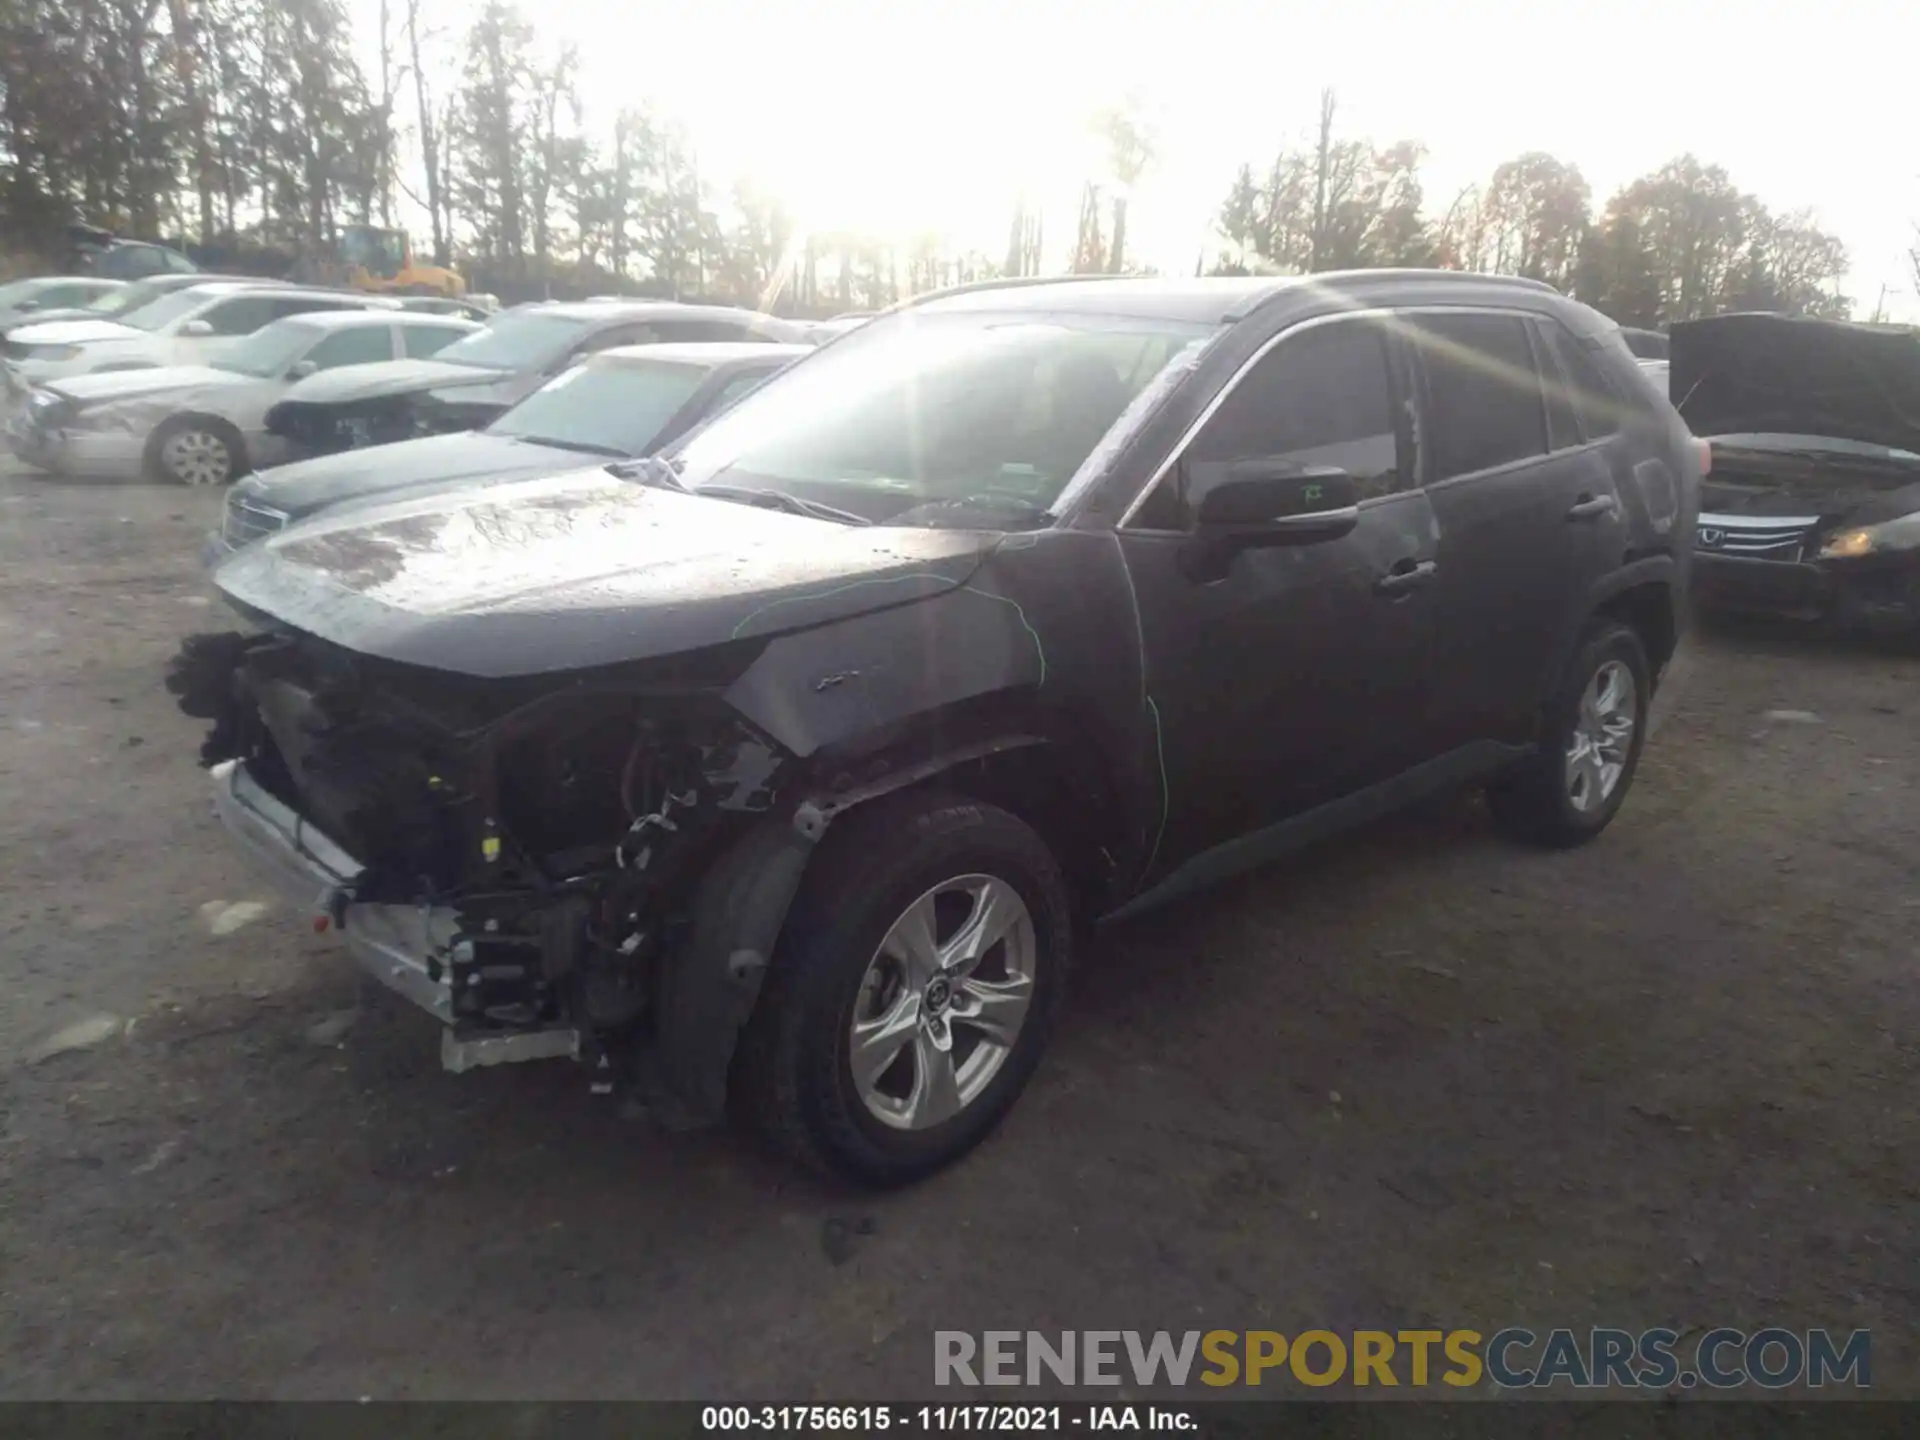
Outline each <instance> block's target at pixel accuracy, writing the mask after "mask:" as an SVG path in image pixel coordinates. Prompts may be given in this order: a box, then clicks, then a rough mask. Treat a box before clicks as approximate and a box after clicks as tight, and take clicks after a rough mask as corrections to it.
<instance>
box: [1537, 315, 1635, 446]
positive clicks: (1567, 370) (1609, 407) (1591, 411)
mask: <svg viewBox="0 0 1920 1440" xmlns="http://www.w3.org/2000/svg"><path fill="white" fill-rule="evenodd" d="M1541 329H1542V330H1543V331H1544V332H1545V333H1546V337H1547V343H1548V345H1549V346H1550V347H1551V348H1552V350H1553V355H1554V359H1556V360H1558V361H1559V362H1560V373H1561V375H1562V376H1563V377H1565V385H1566V390H1567V401H1568V403H1569V404H1571V406H1572V407H1573V410H1574V413H1575V414H1577V415H1578V416H1579V417H1580V428H1581V429H1582V430H1583V431H1585V432H1586V436H1587V438H1588V439H1589V440H1598V439H1600V438H1601V437H1602V436H1603V435H1611V434H1613V433H1614V431H1616V430H1618V429H1619V428H1620V400H1619V398H1618V394H1617V392H1616V391H1615V390H1614V388H1613V387H1612V386H1611V385H1609V384H1608V383H1607V377H1606V376H1604V375H1602V374H1601V373H1600V366H1599V364H1598V363H1597V362H1596V361H1595V360H1594V358H1593V355H1592V354H1591V353H1590V352H1589V351H1588V349H1587V347H1586V346H1584V345H1582V344H1581V343H1580V342H1579V341H1578V340H1576V339H1574V338H1573V336H1572V335H1570V334H1568V333H1567V331H1566V329H1565V328H1564V327H1563V326H1560V325H1557V324H1555V325H1543V326H1541ZM1660 388H1662V389H1665V388H1666V376H1665V375H1664V374H1663V375H1662V376H1661V377H1660Z"/></svg>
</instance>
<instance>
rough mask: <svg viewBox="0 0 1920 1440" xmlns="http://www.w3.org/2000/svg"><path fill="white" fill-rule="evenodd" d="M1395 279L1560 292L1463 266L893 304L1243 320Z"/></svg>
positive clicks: (1374, 288)
mask: <svg viewBox="0 0 1920 1440" xmlns="http://www.w3.org/2000/svg"><path fill="white" fill-rule="evenodd" d="M1396 283H1404V284H1408V285H1412V284H1419V285H1421V286H1426V287H1433V286H1439V287H1445V288H1449V289H1451V288H1455V287H1457V288H1458V290H1459V293H1460V302H1461V303H1463V304H1464V303H1468V302H1469V301H1470V300H1471V299H1472V298H1475V296H1474V293H1473V292H1476V291H1477V292H1479V294H1480V296H1481V297H1485V298H1494V297H1501V296H1504V297H1507V298H1513V297H1518V296H1522V295H1525V296H1532V297H1538V296H1541V295H1543V294H1545V295H1552V296H1555V297H1559V292H1558V291H1557V290H1554V289H1553V287H1552V286H1550V285H1547V284H1545V283H1544V282H1542V281H1539V280H1525V279H1521V278H1519V277H1517V276H1509V275H1473V274H1466V273H1463V272H1461V271H1457V270H1335V271H1328V272H1326V273H1324V274H1319V275H1206V276H1196V277H1193V278H1183V279H1162V278H1160V277H1157V276H1130V275H1089V276H1086V277H1084V278H1080V279H1075V278H1071V277H1063V278H1055V277H1047V278H1045V279H1040V280H1033V281H1021V280H997V281H994V280H990V281H985V282H982V283H981V284H978V285H968V286H961V287H958V288H956V289H952V290H942V291H934V292H932V293H930V294H928V295H924V296H919V297H917V298H915V299H913V300H909V301H907V302H905V304H904V305H901V306H898V307H895V308H896V309H908V308H912V309H919V310H931V311H1001V312H1007V311H1014V312H1018V311H1023V310H1025V311H1033V312H1036V313H1038V312H1052V313H1055V314H1087V315H1113V316H1125V317H1128V318H1133V319H1143V320H1145V319H1155V320H1186V321H1191V322H1195V323H1199V324H1206V325H1224V324H1227V323H1228V322H1230V321H1234V320H1240V319H1243V318H1244V317H1246V316H1247V315H1249V314H1251V313H1252V312H1253V311H1254V310H1255V309H1257V308H1258V307H1259V306H1261V305H1262V304H1265V303H1266V302H1267V301H1269V300H1273V299H1276V298H1278V297H1281V296H1284V295H1289V294H1296V293H1297V294H1299V295H1302V296H1304V295H1306V294H1308V293H1310V292H1320V293H1323V294H1325V293H1333V294H1352V293H1358V292H1362V291H1369V292H1378V291H1380V290H1384V289H1391V288H1392V287H1393V286H1394V284H1396ZM1559 298H1563V299H1564V297H1559ZM1566 303H1568V304H1571V303H1572V302H1570V301H1569V302H1566Z"/></svg>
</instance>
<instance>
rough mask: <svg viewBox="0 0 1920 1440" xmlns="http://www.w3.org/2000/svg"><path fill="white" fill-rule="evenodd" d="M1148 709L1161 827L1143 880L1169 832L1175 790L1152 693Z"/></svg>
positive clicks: (1157, 709) (1156, 832)
mask: <svg viewBox="0 0 1920 1440" xmlns="http://www.w3.org/2000/svg"><path fill="white" fill-rule="evenodd" d="M1147 709H1148V710H1149V711H1150V712H1151V713H1152V715H1153V754H1154V758H1155V759H1156V760H1157V761H1159V763H1160V828H1159V829H1158V830H1156V831H1154V832H1153V849H1152V850H1151V851H1150V852H1149V853H1148V855H1147V868H1146V869H1144V870H1142V871H1141V872H1140V878H1141V879H1142V880H1144V879H1146V877H1147V876H1149V875H1151V874H1152V873H1153V862H1154V861H1156V860H1158V859H1159V858H1160V842H1161V840H1163V839H1164V838H1165V837H1166V833H1167V816H1168V815H1169V814H1170V813H1171V812H1172V810H1173V792H1172V789H1171V787H1170V786H1169V785H1168V784H1167V749H1166V745H1165V743H1164V742H1163V740H1162V737H1161V734H1160V707H1159V706H1158V705H1156V704H1154V703H1153V696H1151V695H1149V696H1147Z"/></svg>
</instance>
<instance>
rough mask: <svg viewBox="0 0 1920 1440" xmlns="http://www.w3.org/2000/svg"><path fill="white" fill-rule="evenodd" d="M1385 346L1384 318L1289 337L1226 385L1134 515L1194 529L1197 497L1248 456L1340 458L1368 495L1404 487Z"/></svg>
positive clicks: (1304, 461) (1151, 524) (1336, 462)
mask: <svg viewBox="0 0 1920 1440" xmlns="http://www.w3.org/2000/svg"><path fill="white" fill-rule="evenodd" d="M1387 354H1388V352H1387V336H1386V331H1385V329H1384V328H1383V326H1382V325H1381V324H1380V322H1379V321H1377V320H1337V321H1334V322H1332V323H1331V324H1322V325H1315V326H1313V327H1312V328H1310V329H1307V330H1303V331H1301V332H1300V333H1299V334H1297V335H1293V336H1290V337H1289V338H1287V339H1285V340H1282V341H1281V342H1280V343H1279V344H1278V345H1276V346H1274V348H1273V349H1272V350H1270V351H1268V352H1267V354H1266V355H1264V356H1263V357H1261V359H1260V360H1259V361H1258V363H1256V364H1255V365H1254V367H1253V369H1252V370H1250V371H1249V372H1248V373H1247V374H1246V375H1245V376H1244V377H1242V379H1241V381H1240V383H1239V384H1238V385H1236V386H1235V387H1234V388H1233V390H1232V391H1230V392H1229V393H1228V395H1227V397H1226V399H1225V400H1224V401H1222V402H1221V404H1220V408H1219V409H1217V410H1216V411H1214V413H1213V415H1212V417H1211V418H1210V419H1209V420H1208V421H1207V423H1206V425H1205V427H1204V428H1202V430H1201V431H1200V433H1199V434H1198V435H1196V436H1195V437H1194V440H1193V443H1192V444H1191V445H1189V446H1188V447H1187V451H1186V454H1185V455H1184V456H1183V457H1182V460H1181V463H1180V465H1179V467H1178V469H1177V471H1176V472H1175V476H1171V477H1169V478H1168V480H1166V481H1162V483H1161V485H1160V487H1159V488H1158V490H1156V491H1155V493H1154V494H1153V495H1152V496H1151V497H1150V498H1149V499H1148V501H1147V503H1146V505H1145V506H1143V507H1142V509H1141V511H1140V514H1139V516H1138V517H1137V519H1136V521H1135V523H1136V524H1137V525H1139V526H1141V527H1143V528H1147V529H1158V530H1185V529H1187V528H1189V527H1190V525H1191V523H1192V516H1193V514H1194V511H1195V508H1196V507H1197V506H1198V504H1199V502H1200V499H1201V498H1202V497H1203V496H1204V495H1205V494H1206V493H1207V491H1208V490H1210V489H1211V488H1212V487H1213V486H1214V485H1217V484H1218V483H1220V481H1221V480H1222V479H1224V478H1226V476H1227V474H1228V472H1229V470H1230V469H1231V468H1232V467H1233V466H1235V465H1237V464H1239V463H1241V462H1244V461H1248V460H1264V461H1277V462H1282V463H1289V462H1290V463H1293V464H1297V465H1300V466H1302V467H1306V466H1314V465H1329V466H1335V467H1338V468H1339V469H1342V470H1345V471H1346V472H1347V473H1348V474H1350V475H1351V476H1353V480H1354V487H1355V489H1356V491H1357V492H1358V495H1359V497H1360V498H1361V499H1362V500H1366V499H1371V498H1373V497H1375V496H1379V495H1390V494H1392V493H1394V492H1395V491H1397V490H1401V489H1405V488H1407V487H1406V485H1405V483H1404V481H1403V479H1402V473H1401V463H1400V443H1399V436H1398V433H1397V427H1396V426H1395V424H1394V408H1393V393H1394V392H1393V382H1392V374H1391V371H1390V369H1389V367H1388V359H1387ZM1176 477H1177V481H1176ZM1170 482H1176V483H1170Z"/></svg>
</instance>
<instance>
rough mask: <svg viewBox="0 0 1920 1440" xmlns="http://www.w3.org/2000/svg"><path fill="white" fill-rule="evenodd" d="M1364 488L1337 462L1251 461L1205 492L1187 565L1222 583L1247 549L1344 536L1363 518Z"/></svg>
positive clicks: (1232, 467) (1237, 465) (1196, 574)
mask: <svg viewBox="0 0 1920 1440" xmlns="http://www.w3.org/2000/svg"><path fill="white" fill-rule="evenodd" d="M1359 504H1360V493H1359V486H1358V485H1356V484H1355V483H1354V479H1353V476H1352V475H1350V474H1349V473H1347V472H1346V471H1345V470H1342V469H1340V468H1338V467H1337V466H1330V465H1296V464H1292V463H1289V462H1285V461H1274V460H1246V461H1239V462H1236V463H1234V464H1233V465H1230V466H1228V467H1227V468H1226V473H1225V474H1224V475H1222V476H1221V478H1220V479H1219V480H1217V481H1215V482H1214V483H1213V484H1212V485H1211V486H1209V487H1208V489H1207V491H1206V493H1205V494H1204V495H1202V496H1201V498H1200V504H1199V508H1198V512H1197V513H1196V515H1195V517H1194V519H1195V525H1194V530H1193V534H1192V536H1191V537H1190V540H1189V542H1188V548H1187V555H1186V560H1185V564H1184V568H1185V570H1186V572H1187V574H1188V575H1189V576H1190V577H1191V578H1193V579H1195V580H1200V581H1210V580H1218V579H1220V578H1221V577H1222V576H1224V575H1225V574H1226V573H1227V570H1228V568H1229V567H1230V566H1231V565H1232V563H1233V557H1234V556H1235V555H1237V554H1239V553H1240V552H1241V551H1242V550H1255V549H1272V548H1275V547H1277V546H1282V545H1313V544H1317V543H1319V542H1321V541H1325V540H1337V539H1339V538H1340V537H1341V536H1342V535H1345V534H1348V533H1349V532H1350V531H1351V530H1352V529H1353V527H1354V526H1355V525H1357V524H1359V523H1360V509H1359Z"/></svg>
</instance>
